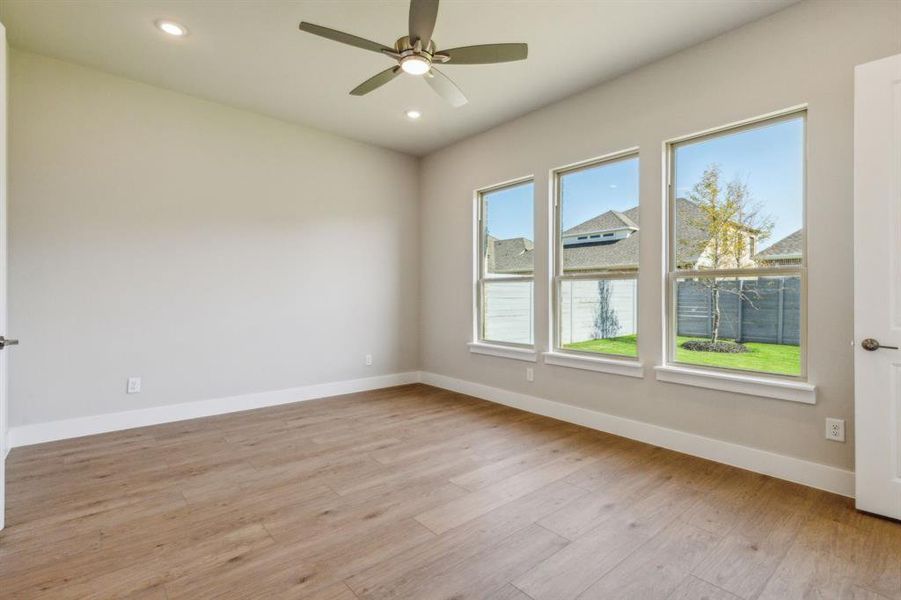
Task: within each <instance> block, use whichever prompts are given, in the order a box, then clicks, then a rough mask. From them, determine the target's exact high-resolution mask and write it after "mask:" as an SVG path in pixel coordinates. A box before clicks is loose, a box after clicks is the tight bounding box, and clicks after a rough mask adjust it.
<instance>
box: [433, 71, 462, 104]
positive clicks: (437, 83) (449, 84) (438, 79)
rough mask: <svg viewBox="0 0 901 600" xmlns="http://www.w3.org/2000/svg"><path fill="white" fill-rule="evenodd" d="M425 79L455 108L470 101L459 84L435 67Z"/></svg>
mask: <svg viewBox="0 0 901 600" xmlns="http://www.w3.org/2000/svg"><path fill="white" fill-rule="evenodd" d="M425 80H426V82H427V83H428V84H429V85H430V86H432V89H433V90H435V91H436V92H438V95H439V96H441V97H442V98H444V99H445V100H447V101H448V102H449V103H450V104H451V106H453V107H454V108H459V107H461V106H463V105H464V104H466V103H467V102H469V100H467V99H466V96H464V95H463V92H461V91H460V88H458V87H457V84H455V83H454V82H453V81H451V80H450V79H449V78H448V76H447V75H445V74H444V73H442V72H441V71H439V70H438V69H436V68H435V67H432V69H431V70H430V71H429V72H428V73H426V74H425Z"/></svg>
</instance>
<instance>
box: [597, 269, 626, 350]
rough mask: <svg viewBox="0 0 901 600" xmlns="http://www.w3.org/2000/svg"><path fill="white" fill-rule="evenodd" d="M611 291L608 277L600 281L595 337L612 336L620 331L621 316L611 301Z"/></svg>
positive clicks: (605, 337)
mask: <svg viewBox="0 0 901 600" xmlns="http://www.w3.org/2000/svg"><path fill="white" fill-rule="evenodd" d="M611 291H612V290H611V289H610V281H608V280H607V279H601V280H600V281H598V312H597V314H596V315H595V317H594V337H595V339H601V340H602V339H607V338H612V337H616V334H617V333H619V330H620V324H619V318H618V317H617V316H616V311H615V310H613V306H612V303H611V301H610V300H611Z"/></svg>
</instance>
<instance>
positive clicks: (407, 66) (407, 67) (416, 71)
mask: <svg viewBox="0 0 901 600" xmlns="http://www.w3.org/2000/svg"><path fill="white" fill-rule="evenodd" d="M400 68H401V69H403V70H404V73H409V74H410V75H425V74H426V73H428V72H429V69H431V68H432V63H430V62H429V61H428V59H426V58H424V57H422V56H419V55H418V54H413V55H411V56H405V57H404V58H402V59H401V60H400Z"/></svg>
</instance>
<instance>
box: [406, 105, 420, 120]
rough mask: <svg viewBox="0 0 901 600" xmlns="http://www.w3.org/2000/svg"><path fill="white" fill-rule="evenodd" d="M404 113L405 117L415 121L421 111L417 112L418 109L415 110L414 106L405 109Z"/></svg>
mask: <svg viewBox="0 0 901 600" xmlns="http://www.w3.org/2000/svg"><path fill="white" fill-rule="evenodd" d="M404 114H405V115H407V118H408V119H410V120H411V121H415V120H416V119H418V118H419V117H421V116H422V113H421V112H419V111H418V110H416V109H415V108H411V109H410V110H408V111H406V112H405V113H404Z"/></svg>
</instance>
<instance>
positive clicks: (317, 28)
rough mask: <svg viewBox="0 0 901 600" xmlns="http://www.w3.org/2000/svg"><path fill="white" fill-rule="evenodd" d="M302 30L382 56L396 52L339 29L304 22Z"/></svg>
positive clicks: (301, 25) (301, 26)
mask: <svg viewBox="0 0 901 600" xmlns="http://www.w3.org/2000/svg"><path fill="white" fill-rule="evenodd" d="M300 30H301V31H306V32H307V33H312V34H313V35H318V36H321V37H324V38H328V39H330V40H333V41H336V42H341V43H342V44H347V45H349V46H355V47H357V48H362V49H363V50H369V51H371V52H378V53H380V54H381V53H383V52H385V51H387V52H394V49H393V48H389V47H388V46H385V45H384V44H379V43H378V42H373V41H371V40H367V39H364V38H361V37H357V36H355V35H351V34H349V33H344V32H343V31H338V30H337V29H329V28H328V27H323V26H322V25H314V24H313V23H307V22H306V21H302V22H301V23H300Z"/></svg>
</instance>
